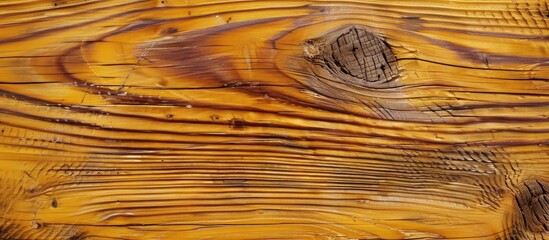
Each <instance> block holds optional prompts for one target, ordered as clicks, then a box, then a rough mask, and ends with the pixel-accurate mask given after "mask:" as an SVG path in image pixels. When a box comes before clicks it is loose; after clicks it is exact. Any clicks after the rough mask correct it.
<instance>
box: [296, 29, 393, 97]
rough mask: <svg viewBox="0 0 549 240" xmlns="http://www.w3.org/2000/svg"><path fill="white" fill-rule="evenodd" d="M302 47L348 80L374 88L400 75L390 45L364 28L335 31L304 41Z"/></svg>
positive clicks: (312, 58) (334, 74)
mask: <svg viewBox="0 0 549 240" xmlns="http://www.w3.org/2000/svg"><path fill="white" fill-rule="evenodd" d="M303 47H304V54H305V57H306V58H307V59H308V60H310V61H312V62H313V63H314V64H315V65H317V66H321V67H322V68H324V69H325V70H327V71H328V72H329V73H331V74H332V75H333V76H334V77H335V78H338V79H341V80H343V81H345V82H347V83H351V84H357V85H361V86H367V87H375V86H376V85H379V84H380V83H386V82H390V81H392V80H394V79H396V78H397V77H398V66H397V64H396V57H395V55H394V53H393V52H392V51H391V49H390V47H389V45H388V44H387V43H386V42H385V41H384V40H383V39H382V38H380V37H378V36H376V35H375V34H373V33H372V32H369V31H368V30H366V29H364V28H360V27H355V26H353V27H350V28H346V29H345V30H343V31H334V32H331V33H328V34H327V35H326V36H324V37H322V38H318V39H310V40H307V41H305V43H304V44H303Z"/></svg>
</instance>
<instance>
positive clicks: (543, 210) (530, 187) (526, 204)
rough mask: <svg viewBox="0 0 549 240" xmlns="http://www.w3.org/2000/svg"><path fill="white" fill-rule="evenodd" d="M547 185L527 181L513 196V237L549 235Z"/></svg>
mask: <svg viewBox="0 0 549 240" xmlns="http://www.w3.org/2000/svg"><path fill="white" fill-rule="evenodd" d="M548 191H549V183H546V182H542V181H538V180H527V181H525V182H524V183H523V185H522V186H520V187H519V192H518V194H516V195H515V211H514V215H513V218H514V219H513V222H514V224H513V226H514V228H515V229H513V236H516V237H527V236H531V235H532V234H533V235H540V234H547V233H549V192H548Z"/></svg>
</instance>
